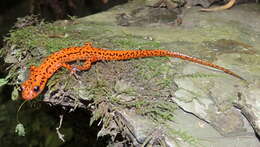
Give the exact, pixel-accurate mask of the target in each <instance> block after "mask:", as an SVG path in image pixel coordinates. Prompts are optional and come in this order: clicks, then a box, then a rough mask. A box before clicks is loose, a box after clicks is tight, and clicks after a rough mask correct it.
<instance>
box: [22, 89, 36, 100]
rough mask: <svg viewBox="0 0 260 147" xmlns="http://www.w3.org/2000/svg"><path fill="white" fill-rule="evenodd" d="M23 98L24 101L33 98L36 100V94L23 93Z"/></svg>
mask: <svg viewBox="0 0 260 147" xmlns="http://www.w3.org/2000/svg"><path fill="white" fill-rule="evenodd" d="M22 98H23V99H24V100H32V99H33V98H35V96H34V94H33V92H32V91H31V92H24V91H23V92H22Z"/></svg>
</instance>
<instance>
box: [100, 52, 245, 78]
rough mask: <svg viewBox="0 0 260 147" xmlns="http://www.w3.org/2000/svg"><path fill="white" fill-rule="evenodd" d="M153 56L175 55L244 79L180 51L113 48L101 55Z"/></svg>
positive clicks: (119, 57)
mask: <svg viewBox="0 0 260 147" xmlns="http://www.w3.org/2000/svg"><path fill="white" fill-rule="evenodd" d="M152 56H169V57H175V58H180V59H183V60H187V61H191V62H194V63H198V64H201V65H205V66H208V67H212V68H215V69H218V70H221V71H223V72H225V73H227V74H229V75H232V76H234V77H237V78H239V79H241V80H245V79H243V78H242V77H241V76H239V75H237V74H235V73H234V72H232V71H231V70H228V69H226V68H224V67H221V66H219V65H216V64H213V63H210V62H208V61H204V60H201V59H198V58H195V57H190V56H187V55H184V54H181V53H178V52H171V51H167V50H159V49H158V50H127V51H111V50H104V56H103V57H101V58H102V60H126V59H132V58H142V57H152Z"/></svg>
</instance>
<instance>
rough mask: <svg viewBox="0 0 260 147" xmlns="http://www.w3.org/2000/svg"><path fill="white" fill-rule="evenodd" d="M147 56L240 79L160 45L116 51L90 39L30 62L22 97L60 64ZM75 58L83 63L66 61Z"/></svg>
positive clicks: (31, 96)
mask: <svg viewBox="0 0 260 147" xmlns="http://www.w3.org/2000/svg"><path fill="white" fill-rule="evenodd" d="M151 56H169V57H175V58H180V59H183V60H188V61H191V62H195V63H198V64H202V65H205V66H209V67H212V68H215V69H218V70H221V71H223V72H225V73H227V74H230V75H232V76H234V77H237V78H239V79H243V78H242V77H240V76H239V75H237V74H235V73H234V72H232V71H230V70H228V69H226V68H224V67H221V66H218V65H215V64H213V63H209V62H207V61H203V60H201V59H198V58H194V57H190V56H187V55H184V54H181V53H178V52H171V51H168V50H160V49H156V50H127V51H117V50H108V49H102V48H95V47H93V46H92V44H91V43H85V44H84V46H78V47H69V48H64V49H62V50H60V51H57V52H55V53H53V54H51V55H50V56H48V57H47V58H46V59H45V60H44V61H43V63H42V64H41V65H39V66H38V67H36V66H31V67H30V74H29V77H28V79H27V80H26V81H25V82H23V83H22V84H21V89H22V98H23V99H25V100H31V99H34V98H36V97H37V96H38V95H39V94H40V93H41V92H42V91H43V89H44V87H45V85H46V83H47V81H48V79H49V78H50V77H51V76H52V75H53V74H54V73H55V72H56V71H57V70H58V69H59V68H61V67H65V68H67V69H68V70H70V71H71V72H72V73H75V72H76V71H81V70H88V69H89V68H90V67H91V63H94V62H97V61H100V60H127V59H132V58H143V57H151ZM77 60H81V61H85V62H84V64H83V65H80V66H72V65H70V64H68V63H69V62H73V61H77Z"/></svg>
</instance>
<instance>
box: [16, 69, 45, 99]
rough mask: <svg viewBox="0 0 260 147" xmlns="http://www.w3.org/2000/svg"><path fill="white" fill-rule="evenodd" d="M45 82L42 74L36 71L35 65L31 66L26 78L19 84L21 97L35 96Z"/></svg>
mask: <svg viewBox="0 0 260 147" xmlns="http://www.w3.org/2000/svg"><path fill="white" fill-rule="evenodd" d="M45 83H46V82H45V80H43V76H42V74H41V73H38V72H36V67H35V66H32V67H31V68H30V75H29V78H28V80H26V81H25V82H23V83H22V84H21V88H22V98H23V99H24V100H32V99H34V98H36V97H37V96H38V95H39V94H40V93H41V92H42V91H43V89H44V87H45Z"/></svg>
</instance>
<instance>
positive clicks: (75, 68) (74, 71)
mask: <svg viewBox="0 0 260 147" xmlns="http://www.w3.org/2000/svg"><path fill="white" fill-rule="evenodd" d="M61 66H62V67H64V68H67V69H68V70H70V74H71V75H74V76H75V78H76V79H79V76H78V75H77V71H82V70H88V69H89V68H90V67H91V61H90V60H86V61H85V62H84V64H83V65H79V66H72V65H69V64H66V63H63V64H62V65H61Z"/></svg>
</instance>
